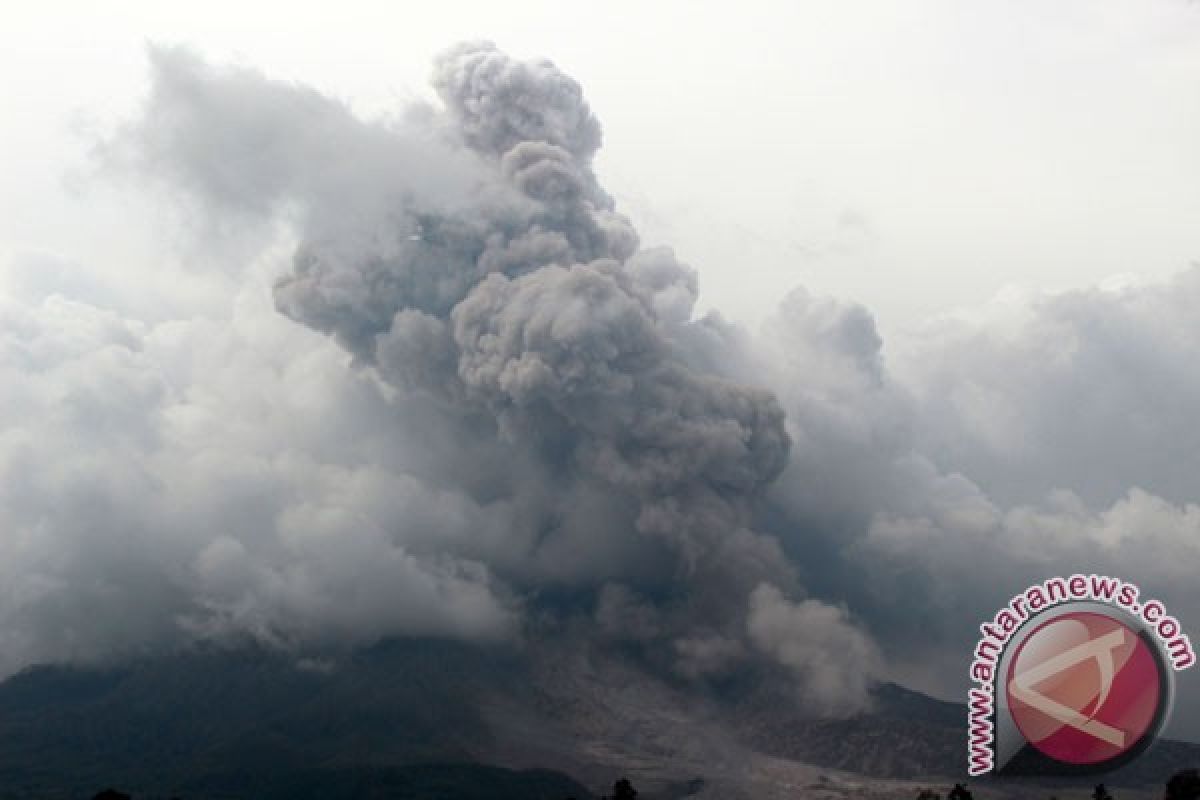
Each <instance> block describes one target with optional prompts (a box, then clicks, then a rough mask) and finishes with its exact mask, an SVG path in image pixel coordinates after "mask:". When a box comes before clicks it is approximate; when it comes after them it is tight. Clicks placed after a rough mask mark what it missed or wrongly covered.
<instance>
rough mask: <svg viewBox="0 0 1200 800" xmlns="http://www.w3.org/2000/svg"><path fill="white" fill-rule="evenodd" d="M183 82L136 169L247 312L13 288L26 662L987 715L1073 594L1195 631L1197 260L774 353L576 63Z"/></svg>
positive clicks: (9, 321) (774, 341)
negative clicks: (719, 310) (734, 692)
mask: <svg viewBox="0 0 1200 800" xmlns="http://www.w3.org/2000/svg"><path fill="white" fill-rule="evenodd" d="M151 64H152V69H153V83H152V91H151V94H150V96H149V98H148V100H147V105H146V108H145V110H144V113H143V114H142V115H141V117H140V118H139V119H138V120H136V121H135V122H134V123H133V124H131V125H130V126H129V127H128V128H127V129H126V130H124V131H122V132H121V134H120V135H119V136H117V137H116V138H115V139H114V140H113V141H112V142H111V143H110V145H109V148H108V155H109V157H110V158H111V159H112V160H114V161H118V162H120V163H122V164H123V165H124V166H126V167H132V168H133V169H135V170H138V171H140V172H142V173H144V174H146V175H149V176H151V177H152V178H154V179H155V180H156V181H159V182H160V183H162V184H163V185H166V186H168V187H171V190H172V191H173V192H174V193H175V195H176V197H177V198H179V199H182V201H183V203H184V204H185V207H186V208H187V209H188V211H189V213H191V214H192V215H194V217H195V218H196V219H197V220H198V221H199V222H200V223H201V224H200V225H199V229H200V232H201V233H202V234H203V235H204V236H209V235H211V234H212V233H213V231H214V230H220V229H222V228H223V226H225V225H226V224H227V223H228V224H232V225H233V226H234V227H238V226H240V227H241V228H244V229H255V230H258V231H259V232H260V233H259V235H260V237H261V241H262V242H264V243H265V244H264V246H263V248H262V252H261V253H259V254H258V255H257V256H256V257H255V258H253V259H246V260H244V261H238V262H236V263H233V264H231V265H230V267H229V270H228V274H226V275H223V276H222V277H221V279H220V282H219V283H218V284H214V286H217V287H218V288H221V289H222V290H223V291H226V292H227V293H228V296H231V297H234V298H236V299H235V302H233V304H232V305H231V307H230V309H229V310H228V311H227V312H222V313H216V312H214V311H213V310H212V302H211V298H212V296H214V295H216V294H219V292H218V291H217V289H214V288H213V287H212V286H209V287H208V289H207V290H206V291H207V295H206V297H208V300H206V304H205V306H204V309H203V310H192V311H190V312H189V311H187V310H186V309H187V303H186V301H185V300H181V299H179V298H176V299H175V300H174V301H172V302H171V303H165V304H163V305H166V306H170V307H171V308H175V309H180V310H178V311H173V312H172V313H171V314H167V313H165V312H162V313H158V314H154V313H151V312H153V309H150V310H149V311H148V310H147V308H146V305H147V304H146V303H145V302H143V303H142V304H141V305H139V306H137V307H134V305H131V304H130V303H129V302H127V300H128V298H129V297H131V296H133V295H137V293H138V290H139V286H137V285H136V284H137V282H138V280H139V279H140V278H139V277H138V276H136V275H135V276H132V277H128V278H123V277H122V276H121V275H119V274H116V273H114V272H113V271H112V270H108V271H105V272H104V273H103V275H101V274H100V273H99V272H97V273H95V274H94V275H93V274H92V273H91V272H89V271H88V270H87V269H85V268H82V267H81V268H78V269H67V268H65V267H63V265H61V264H56V265H55V266H54V268H53V269H47V268H46V267H45V265H46V263H47V260H46V259H38V260H36V261H35V260H28V261H26V262H24V264H21V265H16V266H17V267H18V268H17V269H16V270H15V271H10V272H12V274H15V275H16V279H15V280H14V279H10V280H8V281H7V285H8V292H7V294H8V299H7V300H5V302H4V304H3V305H2V306H0V381H2V384H0V385H3V386H4V387H5V389H4V393H5V397H4V403H3V404H0V478H2V479H3V480H2V482H0V520H3V524H4V535H3V537H0V644H2V645H3V647H0V659H3V660H2V661H0V669H3V670H4V671H11V670H13V669H16V668H18V667H20V666H23V665H25V664H28V663H31V662H34V661H39V660H50V659H68V658H83V659H88V658H93V659H94V658H103V657H112V656H120V655H123V654H128V653H130V652H136V651H138V650H140V649H143V648H152V647H160V646H166V645H170V644H173V643H177V642H180V641H187V640H189V639H194V638H197V637H229V636H233V637H246V636H249V637H253V638H255V639H258V640H260V641H266V642H271V643H273V644H276V645H279V646H283V647H291V648H297V649H303V648H311V647H325V646H331V645H332V646H344V645H347V644H349V645H354V644H359V643H364V642H369V641H372V640H374V639H377V638H379V637H384V636H394V635H439V636H450V637H456V638H460V639H466V640H471V641H497V640H499V641H510V642H519V641H521V640H522V638H525V639H529V638H531V637H538V636H551V635H582V636H584V637H587V639H588V640H589V641H592V642H595V643H596V644H597V646H603V645H604V644H605V643H619V644H620V645H621V646H622V647H636V648H640V649H641V651H642V652H643V653H644V654H645V655H646V656H647V662H648V663H654V664H660V665H662V666H663V668H665V669H669V670H671V671H673V672H674V673H675V674H677V675H679V676H682V677H683V678H685V679H690V680H694V681H698V682H706V681H715V680H720V679H722V678H724V677H727V676H730V675H734V674H737V673H738V672H739V671H740V670H747V669H760V668H761V669H762V670H764V674H765V673H768V672H769V673H770V674H786V675H789V676H791V678H792V680H793V681H794V682H795V684H796V686H797V687H798V697H799V698H800V700H801V701H802V703H803V705H804V706H805V707H807V708H810V709H812V710H814V711H817V712H820V713H844V712H846V711H851V710H854V709H856V708H859V707H861V706H862V703H863V701H864V696H865V692H866V689H867V687H868V686H869V684H870V682H871V680H872V678H873V677H876V676H881V675H887V676H891V677H896V678H900V679H903V680H906V681H911V682H915V683H916V684H917V685H918V686H921V687H923V688H929V689H933V690H935V691H945V690H946V689H947V687H954V686H955V684H956V683H957V682H959V681H961V680H962V675H963V669H964V667H963V665H964V664H965V660H966V657H967V653H968V651H969V647H970V645H971V638H972V636H973V634H974V631H975V626H976V625H977V624H978V622H979V620H980V619H982V618H983V617H985V616H990V614H991V613H992V611H993V610H994V608H995V607H996V606H998V605H1000V604H1001V603H1003V602H1004V601H1005V600H1006V599H1007V597H1008V595H1009V594H1011V592H1013V591H1015V590H1017V589H1020V588H1022V587H1023V586H1024V585H1025V584H1026V583H1028V582H1031V581H1033V580H1038V579H1041V578H1043V577H1046V576H1047V575H1048V574H1052V573H1062V572H1074V571H1091V570H1096V571H1101V572H1109V573H1112V574H1119V575H1122V576H1124V577H1128V578H1130V579H1133V580H1137V581H1141V582H1142V583H1143V584H1144V585H1145V588H1146V589H1147V591H1149V592H1152V593H1154V594H1156V595H1158V596H1160V597H1162V598H1163V599H1164V600H1166V601H1168V602H1169V603H1170V604H1172V606H1173V611H1175V612H1177V614H1178V615H1179V616H1180V618H1181V619H1182V620H1183V621H1184V623H1185V625H1186V624H1188V620H1190V619H1197V620H1200V606H1197V604H1196V600H1195V593H1194V592H1193V591H1191V586H1192V585H1193V581H1194V578H1193V575H1194V572H1195V569H1196V566H1197V564H1200V553H1198V552H1197V550H1196V548H1197V546H1198V545H1197V544H1196V543H1197V542H1198V541H1200V538H1198V534H1200V512H1198V511H1197V509H1196V507H1195V505H1193V504H1192V503H1193V501H1194V500H1195V498H1197V497H1198V496H1200V477H1198V476H1200V469H1197V467H1200V464H1197V463H1196V460H1197V457H1198V456H1197V453H1200V447H1197V446H1195V445H1196V442H1195V438H1196V435H1197V434H1196V433H1195V424H1194V420H1192V416H1193V413H1192V409H1194V408H1196V407H1200V384H1198V383H1197V381H1196V378H1195V375H1194V370H1193V369H1191V365H1192V364H1193V363H1195V361H1196V355H1197V351H1198V350H1200V326H1197V324H1196V322H1195V319H1194V315H1193V314H1192V313H1191V309H1192V308H1194V307H1195V305H1196V303H1197V301H1198V300H1200V277H1198V276H1200V271H1198V270H1195V269H1193V270H1191V271H1189V272H1187V273H1184V274H1183V275H1181V276H1179V277H1178V278H1177V279H1175V280H1174V281H1172V282H1171V283H1169V284H1166V285H1162V286H1142V287H1138V286H1123V287H1109V288H1104V289H1094V290H1086V291H1078V292H1071V293H1066V294H1062V295H1056V296H1041V295H1028V296H1013V295H1009V296H1006V297H1004V298H1001V300H999V301H998V302H997V303H996V304H994V305H993V306H991V307H989V308H986V309H983V310H982V311H977V312H971V313H968V314H960V315H956V316H951V317H946V318H943V319H940V320H937V321H935V322H934V323H931V325H930V327H929V328H928V330H926V331H924V332H922V333H921V334H920V335H918V336H915V337H912V338H910V339H907V340H903V341H897V342H889V347H888V348H887V350H886V356H887V357H886V358H885V348H884V343H883V341H882V339H881V337H880V336H879V334H878V332H877V330H876V328H875V325H874V321H873V319H872V317H871V315H870V313H869V312H868V311H867V310H866V309H864V308H862V307H860V306H857V305H854V304H849V303H844V302H841V301H837V300H833V299H829V298H820V297H815V296H813V295H811V294H810V293H808V292H805V291H804V290H797V291H796V292H794V293H793V294H792V295H790V296H789V297H787V298H786V299H785V300H784V302H783V303H782V304H781V305H780V308H779V310H778V312H777V313H776V314H775V316H774V318H773V319H772V320H771V321H770V323H769V324H768V325H767V326H766V327H765V329H764V331H763V334H762V335H761V336H758V337H754V336H751V335H750V334H747V333H746V332H744V331H741V330H740V329H738V328H737V327H736V326H733V325H730V324H728V323H726V322H724V321H723V320H721V319H720V318H719V317H717V316H715V315H709V316H706V317H700V318H697V317H695V315H694V313H693V309H694V304H695V300H696V295H697V276H696V275H695V273H694V272H693V271H692V270H691V269H689V268H688V267H687V266H685V265H683V264H681V263H679V262H678V261H677V259H676V258H675V257H674V255H673V254H672V252H671V251H670V250H668V249H664V248H642V247H641V244H640V243H639V241H638V237H637V234H636V232H635V231H634V229H633V227H632V226H631V224H630V223H629V221H628V220H627V219H625V218H624V217H622V216H621V215H620V214H619V213H618V212H617V211H616V209H615V205H614V203H613V201H612V199H611V198H610V197H609V196H608V195H607V194H606V193H605V192H604V190H603V188H602V187H601V186H600V185H599V183H598V181H597V177H596V175H595V173H594V171H593V168H592V158H593V156H594V154H595V153H596V151H597V149H598V147H599V146H600V142H601V134H600V126H599V123H598V122H597V120H596V119H595V117H594V115H593V114H592V113H591V111H590V109H589V108H588V106H587V104H586V102H585V101H584V99H583V94H582V91H581V90H580V87H579V86H578V84H576V83H575V82H574V81H573V80H572V79H571V78H569V77H568V76H566V75H564V74H563V73H562V72H560V71H559V70H558V69H557V68H555V67H554V66H553V65H552V64H550V63H548V62H534V63H530V62H520V61H515V60H513V59H511V58H509V57H507V56H506V55H504V54H503V53H501V52H500V51H498V50H497V49H496V48H494V47H493V46H491V45H488V44H478V43H475V44H465V45H460V46H458V47H455V48H453V49H451V50H449V51H447V52H446V53H445V54H443V55H442V56H441V57H440V58H439V59H438V61H437V63H436V65H435V69H434V79H433V84H434V87H435V89H436V90H437V92H438V94H439V96H440V98H441V104H440V105H438V106H433V105H422V104H414V105H411V106H409V107H407V108H405V109H403V110H402V112H401V113H400V114H398V115H397V116H395V117H391V118H388V119H383V120H377V121H364V120H362V119H360V118H358V117H357V116H355V115H354V114H352V113H351V112H350V111H349V110H348V109H347V108H346V107H345V106H344V105H343V104H341V103H339V102H337V101H334V100H331V99H329V98H327V97H324V96H322V95H320V94H318V93H316V92H314V91H311V90H309V89H305V88H303V87H299V86H294V85H288V84H282V83H278V82H273V81H270V80H267V79H266V78H264V77H263V76H261V75H259V74H257V73H254V72H251V71H247V70H236V69H218V68H215V67H212V66H210V65H208V64H205V63H204V62H202V61H200V60H199V59H197V58H195V57H194V56H191V55H189V54H188V53H186V52H183V51H178V50H156V51H154V52H153V53H152V56H151ZM204 241H206V242H207V241H208V240H204ZM216 246H217V245H216V243H213V244H212V247H214V248H215V247H216ZM284 250H286V253H287V255H286V256H283V257H280V255H279V254H280V252H281V251H284ZM237 267H241V269H240V270H239V269H237ZM30 276H34V277H30ZM122 280H125V283H124V284H122V283H121V282H122ZM160 284H161V282H160ZM131 287H132V288H131ZM142 288H144V287H142ZM163 291H165V290H164V289H163V288H162V286H161V285H159V286H158V288H156V292H163ZM185 294H186V292H183V291H181V292H180V293H179V297H180V298H182V297H183V296H184V295H185ZM147 320H148V321H147ZM296 323H299V324H296ZM866 631H869V632H870V635H868V633H867V632H866Z"/></svg>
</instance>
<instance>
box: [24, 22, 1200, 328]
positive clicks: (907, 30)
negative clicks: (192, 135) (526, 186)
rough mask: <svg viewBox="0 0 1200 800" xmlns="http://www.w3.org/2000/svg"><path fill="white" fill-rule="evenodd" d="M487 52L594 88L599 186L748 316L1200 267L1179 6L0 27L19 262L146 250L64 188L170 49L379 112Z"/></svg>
mask: <svg viewBox="0 0 1200 800" xmlns="http://www.w3.org/2000/svg"><path fill="white" fill-rule="evenodd" d="M476 37H484V38H489V39H492V40H494V41H496V42H497V43H498V44H499V45H500V46H502V47H504V48H505V49H507V50H508V51H509V52H511V53H513V54H514V55H516V56H519V57H533V56H546V57H549V58H551V59H553V60H554V61H555V62H556V63H558V64H559V65H560V66H562V67H563V68H564V69H565V70H566V71H567V72H568V73H569V74H572V75H574V76H575V77H576V78H577V79H578V80H579V81H580V82H581V83H582V84H583V85H584V87H586V91H587V95H588V98H589V100H590V102H591V104H592V106H593V108H594V109H595V110H596V113H597V115H598V116H599V118H600V119H601V120H602V121H603V124H604V133H605V147H604V149H603V150H602V151H601V153H600V156H599V160H598V171H599V174H600V176H601V178H602V180H603V181H604V182H605V184H606V185H607V186H608V188H609V190H610V191H611V192H613V193H614V194H615V195H616V196H617V198H618V200H619V202H620V204H621V206H622V208H623V210H624V211H625V212H626V213H628V214H630V215H631V216H632V217H633V219H634V221H635V223H637V224H638V226H639V228H640V229H641V231H642V233H643V238H644V239H645V240H646V241H647V242H648V243H655V242H660V241H661V242H670V243H672V244H673V245H674V246H675V247H676V248H677V249H678V251H679V253H680V255H681V256H682V257H683V258H684V259H685V260H687V261H689V262H690V263H692V264H693V265H694V266H696V267H697V268H698V269H699V270H700V272H701V274H702V276H703V280H702V298H701V303H702V305H711V306H715V307H718V308H720V309H721V310H722V312H723V313H725V314H727V315H729V316H731V317H733V318H735V319H739V320H743V321H747V322H751V323H756V322H758V321H759V320H761V318H762V317H763V316H764V315H765V314H766V313H767V312H768V311H769V309H771V308H772V307H773V306H774V303H775V302H776V300H777V298H778V297H779V296H780V294H781V293H782V292H784V291H786V290H787V289H790V288H792V287H794V286H796V285H799V284H803V285H805V286H807V287H809V288H810V289H813V290H816V291H819V292H823V293H832V294H835V295H838V296H842V297H847V298H851V299H854V300H858V301H860V302H863V303H865V304H866V305H868V306H869V307H870V308H871V309H872V311H873V312H874V313H875V315H876V317H877V319H878V320H879V322H880V325H881V326H882V327H883V329H884V330H885V331H890V330H895V329H896V328H897V327H898V326H907V325H910V324H912V323H914V322H915V321H918V320H920V319H921V318H922V317H924V316H926V315H928V314H930V313H935V312H940V311H944V310H947V309H949V308H952V307H955V306H963V305H977V304H979V303H980V302H982V301H984V300H986V299H987V298H989V297H991V296H992V295H993V294H995V293H996V292H997V291H998V290H999V289H1001V288H1002V287H1004V286H1005V285H1008V284H1019V285H1023V286H1028V287H1036V288H1048V289H1061V288H1067V287H1073V286H1079V285H1086V284H1090V283H1095V282H1099V281H1101V280H1104V279H1106V278H1109V277H1110V276H1114V275H1120V274H1134V275H1139V276H1151V277H1161V276H1165V275H1168V274H1170V273H1173V272H1175V271H1178V270H1180V269H1182V268H1183V267H1185V266H1187V265H1188V264H1189V262H1191V261H1192V260H1193V259H1196V258H1197V257H1200V228H1198V227H1197V226H1196V225H1195V224H1194V221H1195V220H1196V219H1197V218H1200V182H1197V181H1196V180H1195V177H1194V176H1195V175H1196V174H1197V167H1198V166H1200V149H1198V148H1196V147H1195V146H1194V143H1195V142H1196V141H1198V140H1200V92H1198V91H1197V81H1198V80H1200V7H1197V6H1196V5H1195V4H1192V3H1187V2H1182V0H1151V1H1150V2H1145V1H1143V0H1067V1H1065V2H1056V3H1044V2H1035V1H1034V0H1026V1H1025V2H978V3H970V4H964V3H959V2H953V1H952V0H946V1H945V2H939V1H937V0H922V1H921V2H898V1H894V2H893V1H887V2H866V1H864V2H849V3H832V2H780V3H762V2H743V3H736V4H729V3H703V2H701V3H693V2H686V3H634V2H611V3H603V4H589V5H588V6H586V7H580V8H575V9H571V7H570V6H569V5H568V4H563V3H555V2H544V3H539V2H520V3H489V2H480V3H474V4H463V3H455V2H444V3H434V4H420V5H406V4H398V3H363V2H356V1H355V0H351V1H350V2H339V3H337V4H336V13H335V9H334V8H333V7H332V6H331V5H330V4H329V3H299V4H297V3H286V4H284V3H270V2H263V3H228V2H211V3H203V4H188V5H187V7H186V8H184V7H180V6H176V5H172V6H167V5H164V4H160V3H144V4H138V3H116V4H105V5H104V6H95V5H93V4H87V3H76V4H61V3H50V4H38V5H36V6H22V7H20V8H19V9H16V10H12V11H10V12H9V14H8V15H7V16H6V20H5V25H4V26H3V31H2V32H0V68H3V69H4V71H5V74H6V75H8V76H9V81H7V84H8V89H7V91H6V92H5V93H4V94H3V96H2V98H0V103H2V104H3V105H0V120H2V122H3V141H4V143H5V146H4V147H3V149H2V152H0V169H2V174H3V175H4V176H5V191H4V192H3V193H2V194H0V203H2V206H0V249H2V250H3V251H4V252H7V253H8V254H12V253H14V252H19V251H23V250H41V251H52V252H55V253H58V254H60V255H63V256H78V255H81V254H84V253H87V254H88V256H89V258H92V259H94V258H96V257H98V256H102V257H104V258H106V259H107V258H117V259H119V258H121V257H122V256H125V255H129V254H131V253H142V254H144V253H145V252H146V251H145V250H144V249H142V250H139V249H138V248H145V247H146V246H147V245H146V239H147V237H152V236H153V235H154V226H153V225H142V224H140V223H139V220H138V218H137V215H134V217H133V218H130V217H129V216H128V214H125V215H122V216H121V220H122V224H121V225H120V230H112V229H111V227H112V226H111V224H110V223H111V222H112V220H107V219H103V218H101V219H97V215H96V214H95V213H94V209H93V208H89V207H88V206H89V205H90V204H91V203H90V202H89V197H88V196H87V195H84V196H83V197H79V196H74V197H72V196H71V195H70V193H69V192H64V189H63V185H64V184H63V182H64V176H70V175H74V176H75V178H78V177H79V173H80V170H81V169H82V168H83V167H84V166H85V163H86V159H85V158H84V155H85V152H84V150H83V149H82V148H81V141H86V136H87V135H88V134H89V133H95V132H96V131H97V130H104V129H105V126H106V125H109V124H111V123H112V122H113V120H114V119H117V118H119V117H120V116H121V115H122V114H126V113H128V112H129V111H130V109H132V108H134V107H135V104H136V103H137V102H138V101H139V99H140V98H141V97H142V96H143V94H144V92H145V89H146V81H147V71H146V69H145V45H146V43H147V42H156V43H161V44H179V43H185V44H189V45H191V46H193V47H194V48H195V49H196V50H197V51H198V52H200V53H201V54H203V55H205V56H207V57H210V58H212V59H214V60H217V61H230V60H232V61H235V62H239V63H244V64H247V65H253V66H255V67H258V68H260V69H262V70H264V71H265V72H266V73H267V74H268V75H270V76H271V77H275V78H280V79H285V80H295V81H300V82H303V83H306V84H309V85H312V86H314V87H316V88H318V89H321V90H323V91H325V92H328V93H331V94H333V95H335V96H338V97H340V98H343V99H345V100H347V101H348V102H350V103H351V104H352V105H353V107H354V108H355V109H356V110H358V111H360V112H362V113H364V114H376V113H386V112H388V111H389V110H394V109H395V107H396V104H397V102H398V101H399V100H403V99H404V98H408V97H411V96H413V95H417V96H428V94H429V90H428V88H427V77H428V73H429V63H430V58H431V57H432V55H433V54H434V53H435V52H437V51H438V50H440V49H441V48H443V47H444V46H446V45H447V44H448V43H451V42H455V41H459V40H462V39H465V38H476ZM81 137H83V138H82V140H81ZM74 188H75V190H76V191H79V190H80V188H79V186H78V184H75V185H74ZM92 200H93V201H94V197H93V198H92Z"/></svg>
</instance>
